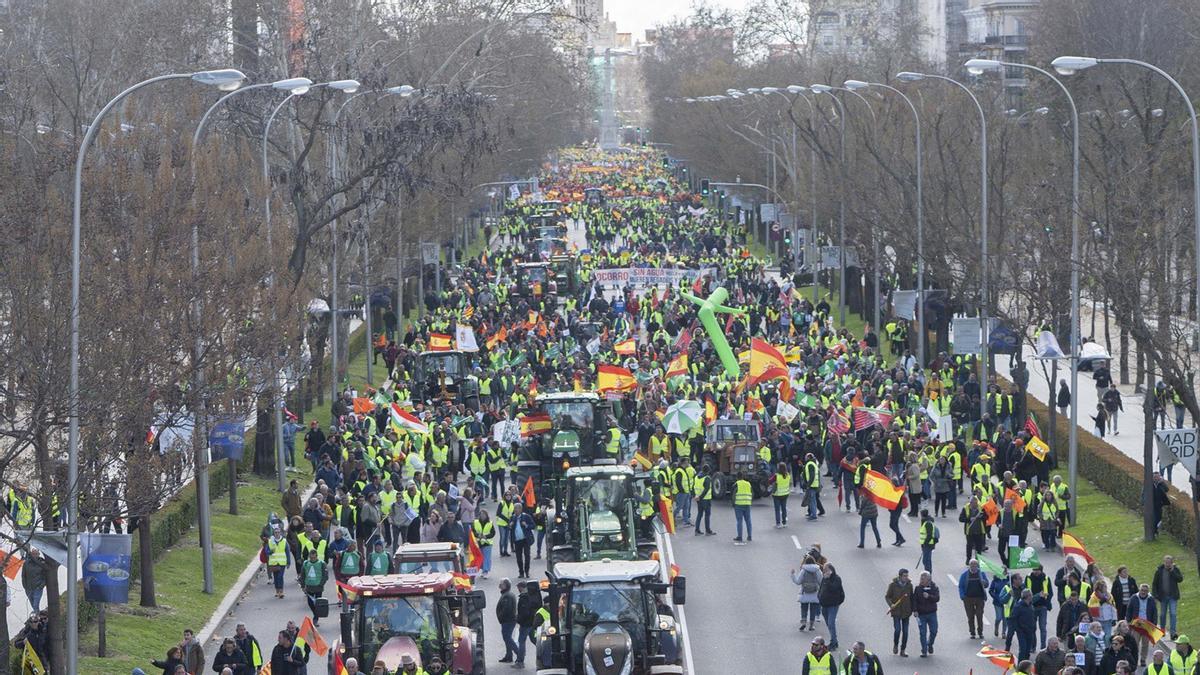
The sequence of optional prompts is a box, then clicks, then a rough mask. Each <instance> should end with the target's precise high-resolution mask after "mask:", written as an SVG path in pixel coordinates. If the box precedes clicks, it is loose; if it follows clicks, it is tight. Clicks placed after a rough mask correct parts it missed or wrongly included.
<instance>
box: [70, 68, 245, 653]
mask: <svg viewBox="0 0 1200 675" xmlns="http://www.w3.org/2000/svg"><path fill="white" fill-rule="evenodd" d="M186 79H190V80H193V81H195V82H199V83H201V84H207V85H211V86H215V87H218V88H220V89H222V90H224V91H230V90H233V89H237V88H238V87H239V86H241V84H242V82H244V81H245V80H246V76H245V75H243V74H242V73H241V71H238V70H233V69H222V70H205V71H200V72H196V73H175V74H171V75H159V76H158V77H152V78H150V79H148V80H143V81H141V82H139V83H137V84H135V85H133V86H132V87H129V88H128V89H126V90H125V91H122V92H121V93H120V94H117V96H116V97H115V98H113V99H112V100H111V101H109V102H108V103H107V104H105V106H104V107H103V108H101V109H100V112H99V113H97V115H96V117H95V118H94V119H93V120H92V123H91V124H90V125H88V128H87V132H86V133H84V136H83V141H82V142H81V143H80V144H79V154H78V156H77V157H76V158H75V181H74V195H73V204H72V211H71V328H70V333H71V362H70V376H69V388H68V406H69V410H68V415H69V419H68V423H67V430H68V431H67V504H66V508H65V509H64V512H65V514H66V521H67V536H66V542H67V626H66V634H67V639H66V645H65V647H66V652H67V672H69V673H77V672H79V597H78V596H79V486H78V482H79V405H80V402H79V308H80V298H79V295H80V293H79V289H80V273H81V263H80V238H81V230H82V228H81V223H80V221H81V214H82V196H83V166H84V161H85V159H86V158H87V150H88V147H89V146H90V145H91V144H92V140H93V139H94V138H95V137H96V132H98V131H99V130H100V125H101V124H102V123H103V122H104V118H105V116H106V115H108V113H109V112H110V111H111V110H112V109H113V108H114V107H116V105H117V104H118V103H120V102H121V101H123V100H125V98H127V97H128V96H129V95H130V94H132V93H133V92H135V91H137V90H139V89H141V88H143V87H146V86H148V85H151V84H154V83H157V82H164V81H167V80H186ZM192 433H195V430H194V429H193V431H192Z"/></svg>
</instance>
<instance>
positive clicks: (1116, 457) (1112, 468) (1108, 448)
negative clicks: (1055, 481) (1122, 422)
mask: <svg viewBox="0 0 1200 675" xmlns="http://www.w3.org/2000/svg"><path fill="white" fill-rule="evenodd" d="M1025 405H1026V406H1027V407H1026V409H1027V410H1028V411H1029V412H1031V413H1033V416H1034V419H1036V420H1037V422H1038V424H1039V425H1040V427H1041V429H1042V433H1043V434H1044V435H1048V434H1047V431H1048V426H1049V420H1050V410H1049V409H1048V408H1047V407H1046V405H1045V404H1044V403H1042V402H1041V401H1039V400H1037V399H1035V398H1034V397H1033V396H1030V395H1028V394H1026V396H1025ZM1056 417H1057V419H1056V422H1057V424H1056V426H1055V432H1054V439H1055V442H1054V448H1053V449H1054V453H1055V455H1054V456H1055V457H1057V458H1060V467H1059V468H1060V469H1065V468H1066V467H1065V466H1064V465H1065V459H1066V458H1067V457H1068V456H1069V449H1070V438H1069V436H1068V434H1069V432H1070V424H1071V419H1070V417H1068V416H1066V415H1057V416H1056ZM1043 440H1045V439H1043ZM1077 445H1078V448H1079V458H1078V461H1079V475H1080V477H1082V478H1086V479H1087V480H1089V481H1091V482H1092V483H1094V484H1095V485H1096V487H1097V488H1099V489H1100V491H1101V492H1103V493H1104V494H1106V495H1108V496H1109V497H1112V498H1113V499H1114V500H1116V501H1117V502H1118V503H1120V504H1121V505H1123V506H1125V507H1126V508H1128V509H1130V510H1131V511H1138V512H1140V511H1141V510H1142V488H1143V476H1142V465H1141V464H1140V463H1138V462H1137V461H1135V460H1133V459H1132V458H1130V457H1128V456H1126V455H1125V454H1123V453H1122V452H1121V451H1120V450H1118V449H1116V448H1114V447H1113V446H1112V445H1111V444H1109V443H1107V442H1105V441H1104V440H1102V439H1099V438H1096V437H1095V436H1093V435H1091V434H1089V433H1086V432H1084V431H1083V430H1082V429H1080V430H1079V434H1078V442H1077ZM1168 494H1169V498H1170V503H1169V504H1168V505H1167V506H1166V507H1165V508H1164V509H1163V519H1162V528H1161V529H1162V531H1165V532H1167V533H1168V534H1169V535H1171V536H1172V537H1173V538H1175V539H1176V540H1178V541H1179V542H1180V543H1181V544H1183V545H1184V546H1187V547H1188V548H1189V549H1195V548H1196V518H1195V515H1194V514H1193V512H1192V504H1191V498H1190V497H1189V495H1187V494H1185V493H1184V492H1183V491H1181V490H1179V489H1178V488H1176V487H1175V486H1173V485H1172V486H1170V488H1169V493H1168Z"/></svg>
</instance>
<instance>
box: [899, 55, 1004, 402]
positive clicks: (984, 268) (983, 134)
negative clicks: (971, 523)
mask: <svg viewBox="0 0 1200 675" xmlns="http://www.w3.org/2000/svg"><path fill="white" fill-rule="evenodd" d="M896 79H898V80H900V81H902V82H919V81H921V80H924V79H931V80H942V81H945V82H948V83H950V84H952V85H954V86H956V87H958V88H959V89H961V90H963V91H964V92H965V93H966V94H967V96H969V97H971V102H972V103H974V104H975V109H976V110H977V111H978V112H979V139H980V150H979V229H980V260H979V263H980V270H981V271H980V277H981V279H980V293H981V297H980V299H979V362H980V364H981V368H980V370H981V372H982V374H983V376H982V377H981V378H980V380H981V381H980V383H979V391H980V395H979V419H983V416H984V415H986V414H987V389H988V319H987V303H988V173H987V171H988V161H987V115H986V114H984V112H983V105H981V104H980V103H979V99H978V98H976V97H975V94H973V93H971V90H970V89H968V88H967V87H966V85H964V84H963V83H961V82H959V81H958V80H954V79H951V78H949V77H946V76H944V75H930V74H927V73H913V72H902V73H897V74H896Z"/></svg>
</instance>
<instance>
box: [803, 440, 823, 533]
mask: <svg viewBox="0 0 1200 675" xmlns="http://www.w3.org/2000/svg"><path fill="white" fill-rule="evenodd" d="M804 496H805V499H806V500H807V501H808V518H807V519H808V520H816V519H817V516H818V515H821V516H823V515H825V506H824V505H823V504H821V466H820V465H819V464H817V457H816V455H814V454H813V453H811V452H810V453H808V454H806V455H805V456H804Z"/></svg>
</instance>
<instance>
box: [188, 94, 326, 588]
mask: <svg viewBox="0 0 1200 675" xmlns="http://www.w3.org/2000/svg"><path fill="white" fill-rule="evenodd" d="M311 84H312V80H309V79H308V78H306V77H295V78H291V79H287V80H279V81H277V82H264V83H261V84H252V85H250V86H248V87H242V88H240V89H234V90H233V91H231V92H229V93H228V94H225V95H224V96H222V97H221V98H219V99H217V102H216V103H213V104H212V105H211V106H210V107H209V108H208V110H205V111H204V115H203V116H202V117H201V118H200V123H199V124H197V125H196V131H195V133H194V134H192V154H193V156H194V155H195V153H196V149H197V148H198V147H199V145H200V140H201V139H202V138H203V137H204V131H205V129H206V128H207V126H208V120H209V117H210V116H211V115H212V113H213V112H214V111H215V110H216V109H217V108H219V107H220V106H221V105H222V104H223V103H225V102H226V101H228V100H229V99H231V98H233V97H234V96H237V95H239V94H242V93H244V92H247V91H254V90H256V89H266V88H273V89H277V90H281V91H288V92H292V91H295V90H297V89H301V88H304V87H307V86H310V85H311ZM195 166H196V165H195V162H194V161H193V163H192V172H193V178H194V177H195ZM191 248H192V251H191V265H192V270H191V271H192V283H194V284H196V285H197V292H196V295H195V298H194V299H193V300H192V307H191V310H192V324H193V331H194V335H193V338H192V404H191V405H192V417H193V422H192V463H193V465H194V469H195V473H196V506H197V509H196V527H197V529H198V530H199V531H200V560H201V568H202V569H203V571H204V585H203V589H204V592H205V593H212V592H213V566H212V514H211V510H212V506H211V504H210V503H209V486H208V478H209V476H208V453H207V452H205V449H206V446H207V441H208V432H207V426H206V422H207V416H208V412H207V403H206V402H205V400H204V395H203V393H202V392H203V390H204V370H203V368H201V367H200V355H201V354H202V353H203V349H204V347H203V342H202V340H201V337H200V336H201V330H200V327H201V325H202V321H203V317H202V310H203V303H204V300H203V296H202V294H201V293H200V292H199V288H198V286H199V283H200V224H199V222H198V221H197V220H196V219H193V220H192V242H191ZM229 471H230V474H229V480H230V484H231V485H233V486H235V487H236V484H237V467H236V465H235V463H234V462H233V461H232V460H231V461H230V467H229ZM229 494H230V509H231V513H232V512H233V508H235V505H236V502H235V501H234V494H235V493H234V492H233V490H230V493H229Z"/></svg>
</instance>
